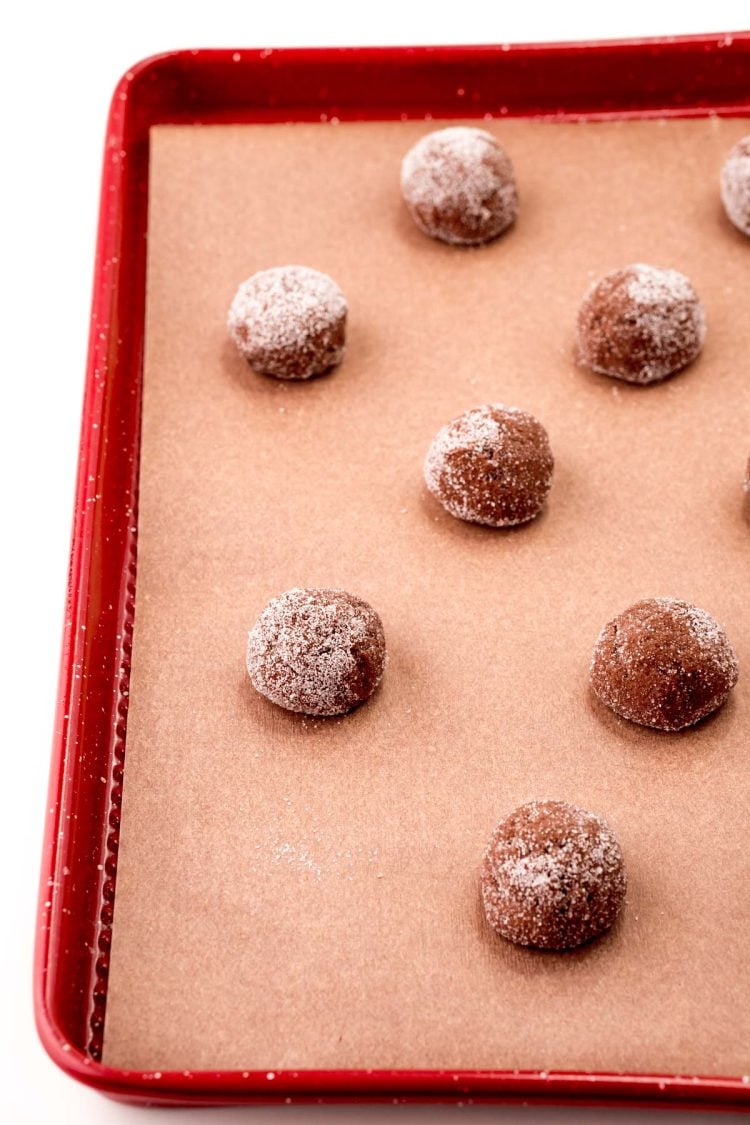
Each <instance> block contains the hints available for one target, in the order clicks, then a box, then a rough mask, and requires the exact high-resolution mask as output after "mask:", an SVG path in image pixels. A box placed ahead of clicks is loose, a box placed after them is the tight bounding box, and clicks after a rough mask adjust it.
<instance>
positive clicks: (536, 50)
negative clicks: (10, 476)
mask: <svg viewBox="0 0 750 1125" xmlns="http://www.w3.org/2000/svg"><path fill="white" fill-rule="evenodd" d="M484 113H489V114H492V115H493V116H501V115H504V114H508V115H511V116H534V117H540V116H541V117H555V118H557V117H560V118H568V119H570V118H574V119H575V118H577V117H595V118H598V119H602V118H607V117H622V116H638V117H643V116H691V115H692V116H695V115H706V114H709V113H720V114H723V115H748V114H750V33H740V34H735V35H729V34H726V35H713V36H707V37H694V38H686V39H669V40H650V41H641V42H628V43H602V44H569V45H551V46H512V47H506V46H502V47H450V48H399V49H365V50H359V49H347V50H309V51H308V50H303V51H297V50H295V51H258V50H253V51H245V50H237V51H184V52H179V53H175V54H169V55H164V56H161V57H158V58H155V59H152V60H148V61H146V62H144V63H141V64H139V65H138V66H137V67H135V68H134V69H133V70H132V71H130V72H128V74H126V75H125V77H124V78H123V79H122V81H121V82H120V84H119V86H118V87H117V90H116V91H115V95H114V98H113V103H112V109H111V113H110V119H109V125H108V131H107V141H106V151H105V161H104V176H103V184H102V199H101V209H100V220H99V242H98V250H97V260H96V270H95V285H94V302H93V310H92V322H91V340H90V349H89V361H88V371H87V382H86V392H85V401H84V413H83V424H82V435H81V457H80V465H79V475H78V484H77V493H76V507H75V522H74V530H73V544H72V554H71V564H70V575H69V587H68V602H67V612H66V621H65V632H64V639H63V654H62V665H61V673H60V687H59V700H58V711H57V719H56V725H55V738H54V746H53V760H52V771H51V780H50V799H49V804H48V823H47V832H46V840H45V846H44V861H43V871H42V885H41V898H40V916H39V929H38V936H37V948H36V962H35V1006H36V1016H37V1023H38V1027H39V1031H40V1035H41V1037H42V1040H43V1042H44V1045H45V1047H46V1048H47V1050H48V1051H49V1053H50V1055H51V1056H52V1058H53V1059H54V1060H55V1061H56V1062H57V1063H58V1064H59V1065H60V1066H61V1067H62V1068H63V1069H65V1070H67V1071H68V1072H69V1073H70V1074H72V1075H74V1076H75V1077H77V1078H79V1079H81V1080H82V1081H84V1082H86V1083H88V1084H90V1085H92V1086H95V1087H97V1088H99V1089H101V1090H103V1091H105V1092H107V1093H109V1094H112V1095H114V1096H116V1097H119V1098H122V1099H126V1100H133V1101H148V1102H151V1103H163V1104H167V1103H171V1104H182V1105H189V1104H197V1103H209V1102H210V1103H239V1102H261V1101H263V1102H272V1101H285V1100H289V1099H291V1100H293V1101H305V1100H317V1099H322V1100H326V1101H337V1100H351V1099H372V1100H392V1099H398V1100H443V1101H466V1100H468V1099H470V1100H474V1101H514V1100H523V1101H526V1102H540V1103H542V1102H555V1103H562V1102H568V1103H571V1102H587V1103H598V1104H603V1103H609V1104H623V1105H624V1104H633V1103H637V1104H639V1105H645V1104H652V1105H663V1106H676V1105H693V1106H704V1107H706V1106H715V1107H723V1108H740V1107H743V1106H745V1107H750V1084H748V1082H747V1081H746V1080H743V1079H742V1078H741V1077H736V1078H732V1077H726V1078H716V1077H694V1076H679V1075H677V1076H675V1075H671V1076H669V1075H656V1076H654V1075H622V1074H569V1073H550V1074H547V1073H537V1072H526V1071H523V1072H519V1071H513V1072H505V1071H482V1072H476V1071H472V1072H461V1071H439V1072H438V1071H393V1070H389V1071H299V1072H297V1071H292V1072H275V1073H274V1074H273V1075H270V1074H268V1073H266V1072H254V1071H223V1072H214V1071H212V1072H203V1073H201V1072H194V1071H191V1072H190V1073H185V1072H175V1073H166V1072H165V1073H160V1072H140V1071H138V1072H135V1071H123V1070H119V1069H116V1068H112V1067H106V1066H103V1065H102V1064H101V1063H100V1062H99V1061H98V1060H99V1058H100V1057H101V1047H102V1031H103V1026H104V1015H105V1009H106V995H107V971H108V952H109V944H110V938H111V922H112V904H113V901H114V895H115V888H116V873H117V848H118V828H119V805H120V798H121V782H122V775H123V766H124V758H125V743H126V734H127V711H128V679H129V660H130V652H131V638H132V628H133V625H132V618H133V608H134V599H135V597H136V567H135V559H136V538H135V535H136V533H135V528H136V503H137V498H136V490H137V471H138V452H139V418H140V389H141V366H142V365H141V358H142V347H143V312H144V288H145V249H146V243H145V237H144V235H145V232H146V207H147V194H146V193H147V174H148V136H149V129H150V127H151V126H152V125H154V124H159V123H186V124H187V123H198V122H200V123H204V124H211V123H217V122H222V123H228V122H260V121H299V120H308V121H309V120H318V119H321V118H323V119H325V118H326V117H333V116H335V117H338V118H339V119H340V120H363V119H381V120H388V119H391V120H392V119H398V118H400V117H403V118H412V119H420V118H424V117H426V116H431V117H436V118H437V117H443V118H445V117H466V116H481V115H482V114H484Z"/></svg>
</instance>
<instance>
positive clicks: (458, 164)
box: [401, 125, 518, 246]
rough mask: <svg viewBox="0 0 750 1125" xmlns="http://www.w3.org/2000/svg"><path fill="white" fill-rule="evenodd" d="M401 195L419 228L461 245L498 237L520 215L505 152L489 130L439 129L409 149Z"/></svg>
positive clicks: (405, 160) (514, 181) (403, 165)
mask: <svg viewBox="0 0 750 1125" xmlns="http://www.w3.org/2000/svg"><path fill="white" fill-rule="evenodd" d="M401 192H402V194H403V197H404V200H405V202H406V206H407V207H408V209H409V211H410V213H411V216H412V218H413V219H414V222H415V223H416V224H417V226H418V227H419V229H420V230H422V231H424V233H425V234H428V235H429V236H430V237H431V238H438V239H440V240H441V241H442V242H452V243H455V244H457V245H464V246H473V245H477V244H479V243H481V242H489V241H490V240H491V239H493V238H497V236H498V235H499V234H502V232H503V231H504V230H505V229H506V227H509V226H510V225H511V223H512V222H513V221H514V220H515V218H516V215H517V213H518V189H517V188H516V179H515V175H514V172H513V165H512V164H511V162H510V159H509V157H508V155H507V153H506V152H505V149H504V148H503V147H502V146H501V145H500V144H498V142H497V141H496V140H495V138H494V137H493V136H492V134H491V133H488V132H486V130H484V129H473V128H467V127H466V126H463V125H456V126H451V127H450V128H448V129H437V130H435V132H433V133H428V134H427V135H426V136H424V137H422V138H421V140H419V141H417V143H416V144H415V145H414V146H413V147H412V148H410V149H409V151H408V152H407V154H406V156H405V157H404V160H403V163H402V166H401Z"/></svg>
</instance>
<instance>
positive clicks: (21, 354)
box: [0, 0, 750, 1125]
mask: <svg viewBox="0 0 750 1125" xmlns="http://www.w3.org/2000/svg"><path fill="white" fill-rule="evenodd" d="M8 7H9V6H8ZM748 16H750V6H749V5H748V2H747V0H734V2H730V0H726V2H722V0H713V2H712V3H704V4H699V3H697V2H696V3H690V2H689V0H682V3H679V4H677V3H659V0H651V2H650V3H647V2H643V0H599V2H592V3H585V2H583V0H579V2H577V3H576V2H575V0H570V2H561V0H554V2H551V3H549V4H544V3H539V2H533V0H525V2H518V3H514V4H508V3H503V2H502V0H496V2H494V3H482V0H475V2H474V3H473V4H464V3H460V2H459V3H456V2H455V0H454V2H453V3H450V4H447V3H441V2H440V0H433V2H432V3H429V4H427V3H414V4H411V5H409V4H408V0H402V2H401V3H400V4H398V5H392V6H391V5H390V4H389V3H388V2H386V0H375V2H373V3H370V4H367V3H365V2H363V0H349V2H348V3H326V2H325V0H307V2H305V0H300V2H297V3H292V2H284V0H264V3H262V4H258V5H254V4H253V3H252V2H248V0H245V2H244V3H230V2H227V0H204V2H203V3H201V4H197V3H194V2H191V0H184V2H183V3H181V4H177V3H172V4H170V3H166V2H164V0H161V2H160V0H150V2H149V0H127V2H126V3H122V2H120V3H118V2H117V0H110V2H109V3H107V2H106V0H100V2H99V3H84V2H82V0H68V2H67V3H65V2H64V0H58V2H57V3H40V4H34V3H32V2H31V0H25V2H24V0H20V2H17V3H16V4H15V5H13V6H12V8H11V9H10V12H9V14H8V10H7V8H6V16H5V17H3V20H4V24H5V27H4V28H3V34H2V43H3V64H2V68H1V69H0V82H1V83H2V101H1V102H0V104H1V105H2V113H3V131H2V140H3V148H4V153H3V157H4V159H3V161H2V163H3V174H2V178H0V193H2V197H3V206H2V208H0V216H1V218H2V224H3V238H2V244H1V245H2V251H1V252H0V262H2V267H1V268H2V270H3V275H4V282H5V284H4V286H3V297H2V304H0V338H1V339H2V344H3V348H2V354H3V356H4V359H3V361H2V363H3V369H2V371H1V372H0V386H1V387H2V396H1V397H0V418H1V419H2V434H3V437H2V441H1V442H0V457H2V460H3V464H2V473H1V474H0V481H2V488H3V493H4V494H3V513H4V515H3V519H2V524H1V525H0V526H2V529H3V532H4V535H3V551H2V555H1V556H0V559H1V561H0V567H2V581H1V582H0V591H1V592H2V595H1V596H2V599H3V612H2V617H1V618H0V637H1V638H2V640H1V643H0V660H2V670H1V674H0V685H2V694H3V700H2V729H3V730H4V732H5V736H4V738H3V740H2V742H3V745H2V755H3V758H2V774H0V800H1V801H2V807H1V808H0V832H1V833H2V840H1V841H0V863H2V865H3V870H2V882H1V883H0V892H1V896H2V897H1V899H0V901H2V903H3V906H4V910H3V918H4V922H3V923H2V924H0V945H1V946H2V948H0V973H2V976H3V983H2V993H0V1020H1V1021H2V1035H3V1042H2V1043H0V1068H2V1071H3V1073H2V1075H0V1077H1V1078H2V1086H1V1087H0V1105H1V1106H2V1107H3V1108H4V1109H7V1112H8V1116H7V1117H6V1120H8V1121H10V1122H12V1125H17V1123H18V1125H21V1123H24V1122H33V1123H34V1125H36V1123H39V1122H45V1123H46V1122H56V1123H58V1122H60V1123H63V1122H76V1123H77V1125H86V1123H89V1122H94V1121H96V1122H102V1123H104V1125H108V1123H110V1122H112V1123H125V1122H134V1121H136V1119H138V1120H148V1121H149V1122H150V1121H154V1122H157V1121H158V1122H162V1121H164V1122H171V1123H172V1125H175V1123H176V1122H177V1121H180V1120H182V1118H183V1117H184V1116H186V1113H189V1117H186V1120H187V1121H188V1122H190V1123H191V1125H204V1123H206V1122H225V1123H226V1125H230V1122H236V1121H240V1120H245V1119H246V1118H247V1119H248V1120H249V1119H250V1114H251V1112H252V1121H253V1122H256V1123H257V1125H260V1123H261V1122H271V1121H274V1122H275V1121H283V1122H286V1123H288V1125H293V1123H297V1122H311V1123H313V1122H322V1121H328V1120H331V1121H334V1122H338V1123H342V1125H343V1123H344V1122H350V1121H363V1122H383V1121H386V1120H391V1119H393V1120H399V1121H410V1122H411V1121H415V1122H428V1121H433V1120H435V1121H437V1122H449V1121H456V1120H459V1118H460V1119H463V1120H467V1121H474V1122H485V1121H490V1120H492V1121H502V1122H513V1123H515V1122H521V1123H525V1125H535V1123H537V1122H539V1123H541V1122H548V1123H549V1125H562V1123H563V1122H573V1121H584V1122H588V1121H591V1122H602V1123H605V1122H619V1123H621V1125H629V1123H631V1122H633V1121H636V1120H637V1121H639V1122H643V1123H644V1125H645V1123H647V1122H651V1121H657V1120H658V1121H660V1122H664V1125H667V1122H672V1121H675V1122H677V1121H678V1120H679V1121H683V1120H685V1121H690V1122H692V1123H693V1125H700V1122H702V1121H704V1122H705V1121H716V1122H719V1121H728V1120H729V1118H728V1117H727V1116H726V1115H710V1114H705V1115H704V1114H698V1115H694V1114H690V1115H689V1116H688V1115H687V1114H685V1115H683V1114H677V1113H674V1114H673V1113H646V1112H643V1113H636V1112H634V1111H604V1110H596V1109H595V1110H588V1111H581V1110H555V1109H544V1110H539V1109H537V1110H534V1109H528V1110H524V1109H520V1108H518V1109H516V1108H506V1109H499V1108H477V1107H471V1108H464V1109H458V1108H444V1109H437V1108H433V1107H419V1108H404V1107H399V1108H395V1107H368V1108H361V1107H360V1108H357V1107H352V1108H346V1107H342V1108H338V1109H335V1110H333V1109H329V1108H322V1109H313V1108H302V1107H299V1108H294V1107H293V1108H284V1107H281V1108H273V1109H260V1110H254V1111H250V1110H247V1109H229V1110H197V1111H176V1110H170V1111H163V1110H150V1111H144V1110H139V1109H135V1108H132V1107H125V1106H120V1105H117V1104H115V1103H113V1102H109V1101H107V1100H105V1099H103V1098H102V1097H100V1096H99V1095H97V1094H95V1093H93V1092H90V1091H89V1090H86V1089H84V1088H83V1087H80V1086H78V1085H77V1084H76V1083H74V1082H73V1081H72V1080H70V1079H69V1078H67V1077H65V1076H64V1075H62V1074H61V1073H59V1072H58V1071H57V1070H56V1068H55V1067H54V1066H53V1065H52V1064H51V1063H50V1062H49V1060H48V1059H47V1058H46V1056H45V1055H44V1053H43V1051H42V1049H41V1047H40V1046H39V1044H38V1042H37V1040H36V1036H35V1032H34V1029H33V1021H32V1014H31V992H30V980H31V954H32V940H33V929H34V912H35V906H36V891H37V878H38V867H39V857H40V848H41V838H42V827H43V821H44V806H45V793H46V786H47V771H48V763H49V745H50V737H51V731H52V720H53V707H54V697H55V690H56V676H57V663H58V656H59V644H60V634H61V624H62V615H63V597H64V589H65V574H66V566H67V555H68V548H69V534H70V518H71V510H72V499H73V485H74V474H75V466H76V455H77V442H78V426H79V417H80V405H81V394H82V380H83V372H84V366H85V347H86V333H87V319H88V308H89V300H90V289H91V274H92V264H93V253H94V233H95V222H96V213H97V206H98V178H99V164H100V155H101V146H102V140H103V130H104V122H105V114H106V111H107V106H108V101H109V97H110V95H111V92H112V89H113V87H114V85H115V83H116V81H117V79H118V78H119V77H120V75H121V74H122V73H123V72H124V71H125V70H126V69H127V68H128V67H129V66H130V65H131V64H132V63H133V62H135V61H136V60H138V59H140V58H143V57H144V56H146V55H150V54H153V53H155V52H158V51H163V50H168V49H171V48H177V47H251V46H259V47H263V46H305V45H310V46H314V45H336V44H351V45H357V44H398V43H462V42H463V43H472V42H473V43H492V42H506V41H511V42H512V41H516V42H518V41H526V42H529V41H534V40H564V39H576V38H590V39H591V38H612V37H621V36H633V35H662V34H680V33H697V32H703V31H736V30H739V29H741V28H742V27H743V26H746V25H747V23H748V22H750V21H749V20H748ZM748 1052H749V1054H750V1044H748ZM732 1119H734V1115H732Z"/></svg>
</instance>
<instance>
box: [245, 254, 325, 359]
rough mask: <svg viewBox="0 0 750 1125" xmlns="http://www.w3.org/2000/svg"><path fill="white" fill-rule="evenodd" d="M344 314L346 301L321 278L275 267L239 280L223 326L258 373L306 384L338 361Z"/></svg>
mask: <svg viewBox="0 0 750 1125" xmlns="http://www.w3.org/2000/svg"><path fill="white" fill-rule="evenodd" d="M346 314H347V304H346V298H345V297H344V294H343V293H342V292H341V290H340V289H339V287H338V285H337V284H336V282H335V281H333V280H332V279H331V278H330V277H328V275H327V274H325V273H320V272H319V271H318V270H311V269H308V268H307V267H306V266H277V267H275V268H274V269H270V270H261V272H260V273H256V274H253V276H252V277H250V278H248V280H247V281H243V283H242V285H240V287H239V289H238V290H237V293H236V295H235V298H234V300H233V301H232V304H231V307H230V309H229V316H228V320H227V326H228V328H229V335H230V336H231V338H232V339H233V340H234V342H235V344H236V345H237V348H238V349H239V352H240V354H241V355H243V356H244V357H245V359H246V360H247V361H248V363H249V364H250V365H251V366H252V367H253V368H254V369H255V370H256V371H258V372H259V373H260V374H262V375H274V376H275V377H276V378H277V379H309V378H311V376H313V375H321V374H322V373H323V372H324V371H328V370H329V368H331V367H334V366H335V365H336V364H337V363H340V362H341V359H342V357H343V355H344V338H345V334H346Z"/></svg>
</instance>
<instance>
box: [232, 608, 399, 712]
mask: <svg viewBox="0 0 750 1125" xmlns="http://www.w3.org/2000/svg"><path fill="white" fill-rule="evenodd" d="M385 660H386V651H385V634H384V633H383V625H382V622H381V620H380V618H379V616H378V614H377V613H376V612H375V610H374V609H373V608H372V606H370V605H368V604H367V602H366V601H363V600H362V598H357V597H355V596H354V594H348V593H347V592H346V591H345V590H315V589H313V590H303V589H299V588H295V589H292V590H287V591H286V593H284V594H281V595H280V596H279V597H278V598H273V599H272V601H270V602H269V603H268V605H267V606H266V608H265V609H264V610H263V612H262V613H261V615H260V617H259V618H258V620H257V621H256V623H255V625H253V627H252V629H251V630H250V636H249V638H248V645H247V670H248V673H249V675H250V679H251V680H252V682H253V686H254V687H255V688H256V690H257V691H259V692H260V694H261V695H265V697H266V698H267V699H270V700H271V702H272V703H276V704H278V706H279V707H285V708H286V709H287V710H288V711H300V712H302V713H303V714H305V715H342V714H344V712H346V711H351V709H352V708H353V707H356V706H357V705H358V704H360V703H364V701H365V700H366V699H369V697H370V696H371V695H372V693H373V692H374V690H375V688H376V687H377V686H378V684H379V683H380V679H381V677H382V675H383V669H384V668H385Z"/></svg>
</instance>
